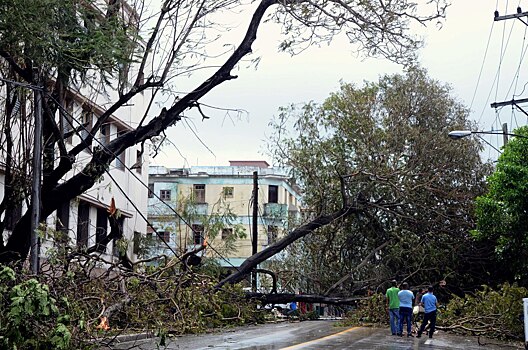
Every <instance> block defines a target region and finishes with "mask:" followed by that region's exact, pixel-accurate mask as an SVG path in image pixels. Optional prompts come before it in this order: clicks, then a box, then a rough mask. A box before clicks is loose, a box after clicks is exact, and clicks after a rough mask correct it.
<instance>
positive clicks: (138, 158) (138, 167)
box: [134, 150, 143, 174]
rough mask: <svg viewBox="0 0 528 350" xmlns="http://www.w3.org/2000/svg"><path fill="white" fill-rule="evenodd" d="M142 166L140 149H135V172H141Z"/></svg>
mask: <svg viewBox="0 0 528 350" xmlns="http://www.w3.org/2000/svg"><path fill="white" fill-rule="evenodd" d="M142 167H143V159H142V156H141V151H140V150H137V151H136V163H135V164H134V168H135V169H136V172H137V173H138V174H141V168H142Z"/></svg>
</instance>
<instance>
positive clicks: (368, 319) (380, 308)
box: [343, 293, 389, 325]
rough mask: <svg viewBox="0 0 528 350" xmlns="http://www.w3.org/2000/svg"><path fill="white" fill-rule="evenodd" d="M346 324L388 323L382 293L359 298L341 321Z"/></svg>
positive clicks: (387, 314)
mask: <svg viewBox="0 0 528 350" xmlns="http://www.w3.org/2000/svg"><path fill="white" fill-rule="evenodd" d="M343 322H344V323H346V324H347V325H348V324H349V325H364V324H373V325H381V324H388V322H389V313H388V311H387V306H386V302H385V296H384V295H383V294H380V293H378V294H374V295H372V296H371V297H370V298H367V299H363V300H360V301H359V302H358V304H357V306H356V307H355V308H354V309H352V310H351V311H349V312H348V313H347V317H346V319H345V320H344V321H343Z"/></svg>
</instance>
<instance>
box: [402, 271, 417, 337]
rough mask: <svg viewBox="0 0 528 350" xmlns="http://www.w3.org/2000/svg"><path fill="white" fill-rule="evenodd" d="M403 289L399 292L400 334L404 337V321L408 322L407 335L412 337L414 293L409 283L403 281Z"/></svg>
mask: <svg viewBox="0 0 528 350" xmlns="http://www.w3.org/2000/svg"><path fill="white" fill-rule="evenodd" d="M401 287H402V290H401V291H400V292H399V293H398V299H400V328H399V333H398V335H399V336H400V337H403V323H404V322H407V336H408V337H412V329H411V327H412V302H413V299H414V294H413V293H412V292H411V291H410V290H409V284H408V283H407V282H403V283H402V285H401Z"/></svg>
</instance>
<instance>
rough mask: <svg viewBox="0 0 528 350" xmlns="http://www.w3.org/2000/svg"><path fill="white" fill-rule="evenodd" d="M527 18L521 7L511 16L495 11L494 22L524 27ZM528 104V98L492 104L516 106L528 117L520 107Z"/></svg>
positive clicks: (493, 105) (505, 142)
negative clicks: (512, 23)
mask: <svg viewBox="0 0 528 350" xmlns="http://www.w3.org/2000/svg"><path fill="white" fill-rule="evenodd" d="M526 17H528V12H523V11H522V9H521V7H517V13H514V14H510V15H504V16H500V15H499V11H495V14H494V17H493V20H494V21H495V22H498V21H504V20H508V19H518V20H519V21H521V22H522V23H523V24H524V25H526V26H528V21H527V20H526ZM527 102H528V98H521V99H515V98H513V99H511V100H509V101H501V102H493V103H492V104H491V108H498V107H503V106H515V107H516V108H517V109H518V110H519V111H521V112H522V113H524V114H525V115H526V116H528V112H527V111H526V110H525V109H524V108H522V107H521V106H520V104H521V103H527ZM504 125H505V124H503V125H502V127H503V130H504ZM504 135H505V136H504V145H506V144H507V143H508V137H507V135H506V132H504Z"/></svg>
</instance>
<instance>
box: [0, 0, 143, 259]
mask: <svg viewBox="0 0 528 350" xmlns="http://www.w3.org/2000/svg"><path fill="white" fill-rule="evenodd" d="M96 5H97V6H99V5H100V8H98V7H97V6H96ZM92 6H93V7H94V13H99V12H100V14H101V16H102V17H104V12H103V11H105V9H106V6H108V4H107V3H106V2H100V3H97V4H92ZM97 11H99V12H97ZM120 16H121V19H122V20H123V21H126V22H127V23H131V25H134V24H135V23H136V22H137V16H138V15H137V13H135V11H134V10H133V9H132V8H131V7H130V6H129V5H128V4H126V2H123V3H122V6H121V7H120ZM140 44H141V43H139V44H138V45H140ZM92 74H93V76H87V77H86V79H85V80H87V81H88V80H90V79H93V83H92V85H90V84H78V85H77V86H76V85H75V83H72V84H71V86H69V87H68V89H67V91H66V92H65V96H64V106H63V107H61V108H59V109H58V110H57V112H56V124H57V128H58V130H57V132H58V133H61V135H60V137H62V139H63V141H64V145H65V148H66V150H67V151H69V150H71V149H72V148H74V147H76V146H77V147H78V146H79V145H82V144H83V143H84V139H85V138H86V137H87V136H88V134H89V133H91V132H92V128H93V127H94V126H95V125H96V122H97V120H98V118H99V117H100V116H101V115H102V114H103V113H104V112H105V108H108V107H109V106H111V105H112V104H113V103H114V102H115V101H118V100H119V96H120V93H119V91H117V87H118V86H119V87H122V86H123V85H124V84H125V85H126V84H127V82H129V81H135V79H136V78H137V67H134V64H130V65H129V66H126V67H125V66H123V67H120V75H119V77H116V80H117V79H118V78H119V84H118V83H117V81H113V82H112V84H108V82H106V88H105V89H103V88H101V86H103V85H104V83H103V82H100V84H97V83H96V82H97V81H98V80H97V79H100V78H98V72H95V73H92ZM53 79H54V78H53V77H52V78H50V82H53ZM50 82H48V83H50ZM114 83H115V84H114ZM114 85H115V86H116V88H114ZM19 91H22V93H19V95H20V96H19V97H18V95H16V94H15V92H14V88H13V87H11V86H9V84H3V85H2V89H1V90H0V99H1V100H2V102H5V101H3V100H6V98H5V96H9V95H12V97H11V98H12V99H13V100H16V103H15V106H16V109H14V108H13V111H12V112H11V113H10V114H11V115H10V119H8V118H6V117H5V115H7V112H6V113H4V117H2V118H0V125H1V126H2V129H3V130H9V131H10V134H9V135H8V134H7V132H6V134H5V135H7V136H5V137H3V138H2V139H1V140H0V142H2V143H5V142H6V141H5V140H6V138H10V141H11V142H13V143H14V144H16V145H22V146H19V147H20V148H19V149H15V148H14V147H12V152H11V153H12V154H9V155H8V154H7V151H6V149H8V148H6V147H3V146H2V150H1V151H0V164H1V165H0V182H1V183H2V184H3V186H0V198H3V197H4V196H5V193H6V191H5V188H6V187H7V186H11V187H15V186H19V184H20V183H25V184H27V183H29V182H30V181H29V180H28V179H23V180H20V181H19V182H16V183H15V182H13V184H11V183H6V172H7V169H6V168H5V164H6V159H7V158H8V157H11V158H12V159H15V160H16V159H17V158H16V157H20V163H14V162H11V164H13V166H12V168H11V169H9V171H11V173H13V172H17V173H21V172H23V171H24V170H21V169H28V168H27V167H28V166H29V165H27V164H31V162H30V161H29V162H28V160H27V159H26V158H23V156H24V155H26V156H27V154H30V153H31V144H30V142H29V141H27V140H25V139H23V137H25V134H30V132H29V131H28V130H31V129H30V128H31V127H32V126H31V125H32V124H31V123H29V122H25V124H24V123H23V122H19V123H18V124H16V123H17V122H16V120H17V119H20V120H23V119H24V118H27V116H28V115H30V113H33V110H34V109H33V106H32V99H31V98H26V97H25V96H26V95H28V96H31V94H30V93H31V92H32V91H31V90H29V89H27V90H23V89H21V88H19ZM148 100H149V92H144V93H141V94H138V95H136V96H135V97H134V98H133V99H132V100H131V101H130V102H129V103H128V104H127V105H126V106H123V107H121V108H119V109H118V110H117V111H116V112H115V113H114V114H113V115H111V116H110V118H109V119H108V120H107V121H106V122H105V123H104V124H103V125H102V126H101V128H100V129H99V131H97V133H96V134H95V140H94V141H93V142H92V146H91V147H89V148H85V149H84V150H82V151H81V152H80V154H79V155H78V156H77V157H76V162H75V164H74V166H73V168H72V169H71V170H70V171H69V172H68V173H67V174H66V175H65V176H64V177H63V179H62V181H67V180H68V179H70V178H71V177H72V176H74V175H76V174H78V173H79V172H81V171H83V169H84V167H85V166H86V164H87V163H88V162H89V161H90V159H91V156H92V151H93V149H94V148H95V147H105V146H106V145H107V144H109V143H110V142H111V141H112V140H113V139H115V138H116V137H117V136H119V135H121V134H122V133H125V132H127V131H132V130H134V128H133V127H132V126H133V125H137V124H138V123H139V121H140V120H141V118H142V117H143V115H144V113H145V110H146V107H147V106H148ZM6 105H7V104H6ZM4 108H5V109H7V107H4ZM24 128H25V129H24ZM55 154H56V158H55V159H54V160H53V161H54V162H55V165H56V164H58V163H59V159H60V157H59V152H58V151H57V150H55ZM146 158H147V156H146V155H145V156H143V155H142V152H141V146H136V147H132V148H129V149H127V150H125V151H124V152H122V153H121V154H119V155H118V156H117V159H115V161H114V162H113V163H112V164H111V165H110V167H109V169H108V173H107V174H106V175H105V176H104V177H103V178H101V179H100V181H99V182H98V183H97V184H96V185H95V186H93V187H92V188H90V189H88V190H87V191H85V192H84V193H83V194H82V195H80V196H78V197H77V198H75V199H73V200H71V201H67V202H65V203H64V204H63V205H62V207H60V208H59V209H58V210H56V211H55V212H54V213H53V214H52V215H50V216H49V217H47V218H46V220H45V223H46V230H45V231H46V233H45V234H44V235H41V238H42V242H41V248H40V254H39V255H40V259H41V261H43V260H44V259H45V258H46V252H47V250H48V249H50V248H52V247H54V246H55V243H54V240H55V239H56V237H57V235H56V233H57V232H62V233H63V235H62V237H61V240H62V242H66V241H67V242H69V243H70V244H71V245H72V247H75V246H76V247H78V248H80V249H81V250H82V249H83V248H90V247H94V246H96V245H97V243H99V242H101V241H103V237H104V236H106V234H107V232H109V231H110V225H109V221H108V215H109V214H108V209H109V207H110V206H111V205H112V206H113V205H114V204H115V208H116V209H119V212H120V214H121V215H120V217H119V219H118V220H119V223H120V225H122V227H123V238H125V239H126V240H127V241H129V242H130V243H132V242H133V241H134V237H135V236H136V237H137V236H142V235H144V234H145V232H146V221H145V220H144V218H143V217H146V211H147V210H146V209H147V192H148V191H147V187H146V183H147V181H148V180H147V179H148V162H147V159H146ZM22 160H25V161H26V165H24V164H22V163H21V162H22ZM24 167H26V168H24ZM29 173H30V171H29V169H28V172H27V173H26V174H22V175H23V176H22V177H24V176H28V174H29ZM18 175H19V174H18ZM17 191H18V192H20V193H19V194H17V193H16V192H17ZM28 192H29V191H28V190H27V189H20V188H17V189H16V191H15V193H14V195H12V196H13V198H7V200H8V201H10V202H11V204H10V205H11V208H8V210H6V212H5V214H4V217H3V218H2V219H3V221H4V231H3V237H2V238H3V239H4V241H6V240H7V238H8V237H9V236H10V234H11V231H12V230H13V228H14V226H15V225H16V223H17V221H18V220H19V219H20V218H21V216H22V215H23V214H24V212H25V211H26V209H27V203H26V202H25V200H28V198H29V195H28ZM24 199H25V200H24ZM65 238H68V239H65ZM114 245H115V241H114V242H112V243H110V244H108V245H105V246H104V247H102V246H101V247H99V248H98V249H97V252H98V253H102V254H103V256H104V258H105V259H106V260H108V261H111V260H112V259H113V258H114V257H113V256H114V253H115V246H114ZM127 253H128V254H127V255H128V257H129V258H130V259H132V260H134V259H135V256H134V248H133V244H129V245H128V251H127Z"/></svg>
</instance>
